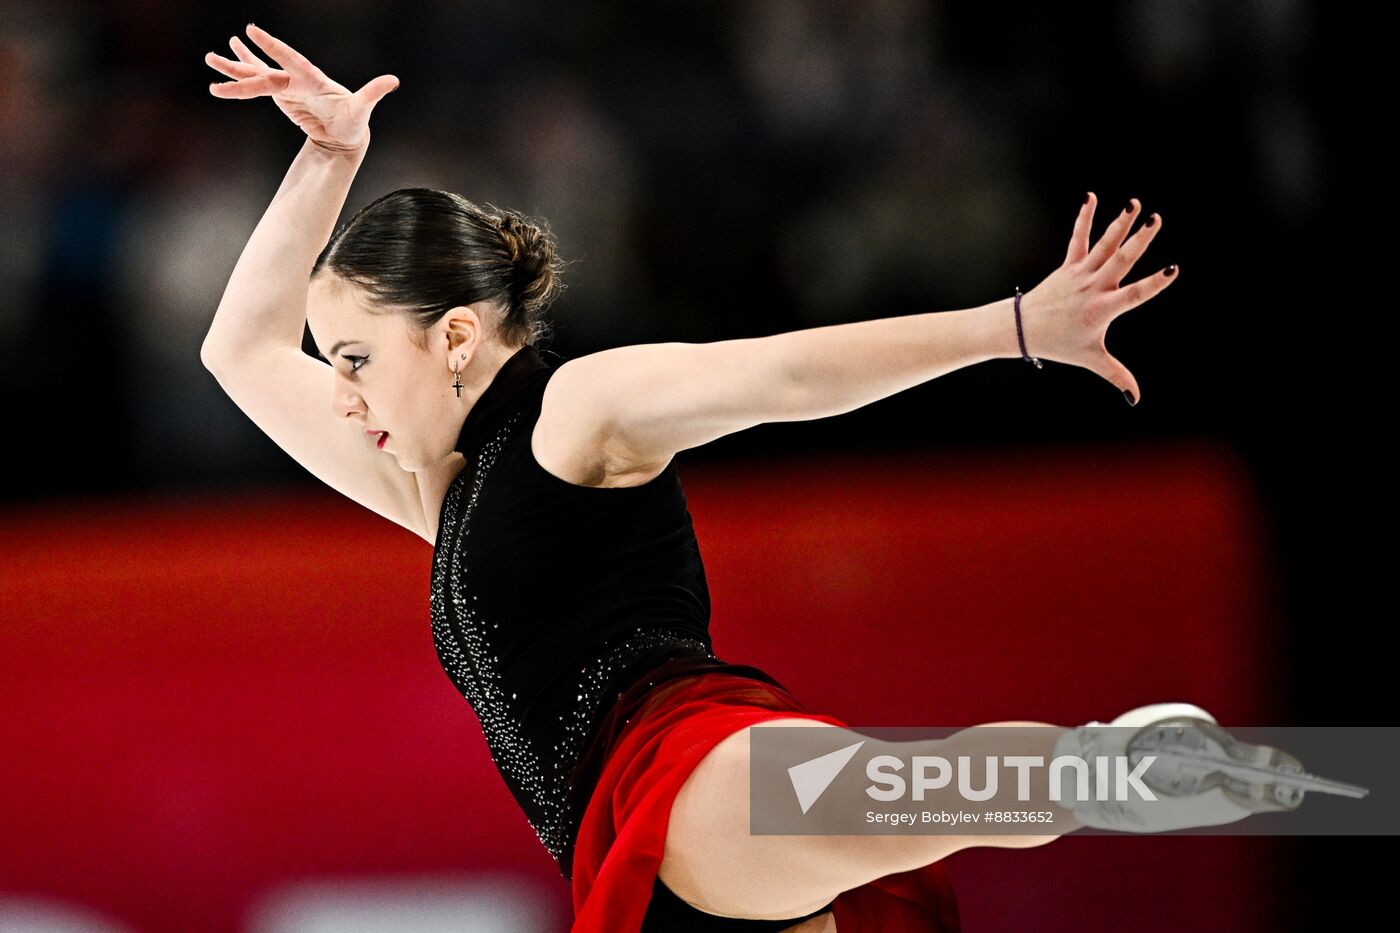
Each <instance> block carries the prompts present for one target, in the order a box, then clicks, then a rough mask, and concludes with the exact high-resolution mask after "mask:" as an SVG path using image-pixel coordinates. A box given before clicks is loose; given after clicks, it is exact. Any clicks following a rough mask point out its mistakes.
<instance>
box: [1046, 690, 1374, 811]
mask: <svg viewBox="0 0 1400 933" xmlns="http://www.w3.org/2000/svg"><path fill="white" fill-rule="evenodd" d="M1105 726H1108V727H1113V728H1104V727H1105ZM1054 755H1055V757H1059V756H1060V755H1073V756H1077V757H1080V758H1083V759H1085V760H1086V761H1087V762H1088V765H1089V795H1090V797H1091V798H1095V797H1097V796H1098V795H1097V793H1096V788H1097V786H1098V780H1097V778H1098V775H1097V773H1096V769H1097V768H1098V767H1099V765H1100V762H1098V761H1097V758H1098V757H1099V756H1106V757H1107V758H1108V759H1109V761H1110V762H1111V761H1113V760H1114V756H1120V755H1121V756H1124V759H1125V760H1126V763H1127V768H1126V771H1127V772H1132V771H1133V770H1134V769H1136V768H1137V767H1138V764H1139V762H1140V761H1141V760H1142V759H1143V758H1144V757H1145V756H1153V757H1154V758H1155V760H1154V761H1152V762H1151V763H1150V765H1149V766H1148V767H1147V770H1146V771H1145V772H1144V773H1143V774H1142V775H1141V778H1140V780H1141V781H1142V783H1143V784H1144V785H1146V786H1147V787H1148V788H1149V789H1150V790H1151V791H1152V793H1153V795H1155V796H1156V797H1157V799H1156V800H1146V799H1143V798H1142V796H1141V795H1140V794H1139V793H1138V792H1137V791H1136V790H1135V789H1131V788H1130V789H1129V793H1128V795H1127V799H1112V798H1117V797H1118V796H1119V795H1118V794H1117V792H1116V790H1115V786H1116V784H1117V781H1116V779H1115V780H1110V781H1109V782H1108V787H1109V794H1108V796H1109V797H1110V798H1111V799H1108V800H1098V799H1088V800H1077V799H1076V797H1077V795H1076V794H1075V792H1074V787H1073V785H1074V783H1075V782H1074V780H1073V777H1072V775H1073V771H1072V769H1066V770H1065V772H1064V775H1065V778H1066V789H1065V790H1063V791H1062V797H1063V798H1064V799H1063V802H1064V804H1065V805H1066V806H1069V807H1070V808H1071V809H1073V811H1074V815H1075V818H1076V819H1078V820H1079V822H1081V823H1083V824H1084V825H1086V826H1092V827H1095V828H1097V829H1113V830H1119V831H1124V832H1137V833H1157V832H1165V831H1168V830H1173V829H1185V828H1188V827H1196V826H1217V825H1220V824H1223V823H1231V822H1234V821H1235V820H1241V819H1244V818H1245V817H1246V816H1249V815H1250V814H1251V813H1259V812H1263V811H1268V810H1293V809H1296V808H1297V807H1298V805H1299V804H1300V803H1302V801H1303V793H1304V792H1305V791H1309V790H1312V791H1321V792H1323V793H1329V794H1342V795H1344V796H1348V797H1364V796H1366V794H1367V793H1368V790H1367V789H1366V788H1364V787H1357V786H1356V785H1354V784H1344V783H1342V782H1340V781H1331V780H1327V779H1326V778H1320V777H1316V776H1315V775H1311V774H1308V773H1307V772H1305V771H1304V770H1303V766H1302V763H1301V762H1300V761H1298V759H1297V758H1295V757H1293V756H1292V755H1289V754H1287V753H1286V752H1282V751H1279V750H1278V749H1276V748H1272V747H1270V746H1268V745H1250V744H1248V743H1246V742H1241V741H1239V740H1237V739H1235V738H1233V737H1232V736H1231V735H1230V734H1229V733H1228V732H1226V731H1225V730H1224V729H1222V728H1220V726H1219V725H1218V724H1216V721H1215V717H1213V716H1211V715H1210V713H1207V712H1206V711H1205V710H1203V709H1201V708H1200V707H1199V706H1195V705H1193V704H1191V703H1153V704H1151V705H1149V706H1140V707H1138V708H1137V709H1134V710H1129V711H1128V712H1126V713H1124V714H1123V715H1121V716H1119V717H1118V718H1117V719H1115V720H1113V721H1112V722H1110V723H1101V722H1099V721H1097V720H1094V721H1092V722H1089V723H1086V724H1084V725H1082V726H1079V727H1078V728H1075V729H1071V730H1069V731H1068V732H1066V733H1065V734H1064V735H1063V736H1061V737H1060V740H1059V742H1058V743H1056V745H1055V752H1054ZM1115 778H1116V775H1115Z"/></svg>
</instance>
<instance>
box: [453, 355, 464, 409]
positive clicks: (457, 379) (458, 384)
mask: <svg viewBox="0 0 1400 933" xmlns="http://www.w3.org/2000/svg"><path fill="white" fill-rule="evenodd" d="M466 358H467V355H466V354H465V353H463V354H462V359H464V360H465V359H466ZM452 388H454V389H456V390H457V397H458V398H461V397H462V377H461V375H459V374H458V372H457V364H455V363H454V364H452Z"/></svg>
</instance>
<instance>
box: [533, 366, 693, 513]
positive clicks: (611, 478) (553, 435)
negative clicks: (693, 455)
mask: <svg viewBox="0 0 1400 933" xmlns="http://www.w3.org/2000/svg"><path fill="white" fill-rule="evenodd" d="M598 357H599V354H597V353H594V354H590V355H589V356H584V357H578V358H576V359H572V360H569V361H567V362H565V363H563V364H561V365H560V367H559V369H558V370H557V371H556V372H555V373H554V375H553V376H551V377H550V380H549V384H548V385H547V386H545V391H544V397H543V398H542V399H541V401H540V417H539V420H538V421H536V422H535V431H534V434H533V435H531V438H530V450H531V452H532V453H533V454H534V456H535V461H536V462H537V463H538V464H539V465H540V466H542V467H543V468H544V469H545V471H546V472H548V473H552V474H553V475H554V476H557V477H558V478H560V479H562V480H564V481H565V482H567V483H572V484H573V485H575V486H594V487H604V488H617V487H626V486H641V485H642V484H644V483H646V482H649V481H650V480H653V479H655V478H656V477H657V476H659V475H660V474H661V472H662V471H663V470H665V469H666V467H667V465H669V464H670V462H671V461H670V458H667V459H666V460H664V461H662V462H659V463H637V462H635V461H634V460H633V459H632V458H630V457H629V456H628V455H627V452H626V450H625V449H624V448H623V447H622V446H621V444H619V443H618V440H617V438H616V437H615V435H614V433H613V431H612V430H611V425H612V419H611V417H610V414H609V412H610V410H609V407H608V406H609V405H610V404H611V402H612V401H613V399H611V398H610V397H609V392H610V389H609V385H608V382H607V380H606V376H605V371H606V369H605V367H604V366H603V365H602V361H600V360H599V359H598Z"/></svg>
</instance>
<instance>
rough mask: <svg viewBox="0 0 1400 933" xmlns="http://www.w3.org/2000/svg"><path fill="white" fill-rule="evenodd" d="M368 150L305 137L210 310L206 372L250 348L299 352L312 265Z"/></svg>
mask: <svg viewBox="0 0 1400 933" xmlns="http://www.w3.org/2000/svg"><path fill="white" fill-rule="evenodd" d="M368 149H369V141H368V139H366V141H365V144H364V145H362V146H360V147H359V148H357V149H354V150H352V151H349V152H330V151H327V150H325V149H323V148H321V147H320V146H318V145H317V144H316V143H315V142H313V141H312V140H310V139H307V140H306V143H305V144H304V145H303V146H302V147H301V151H300V152H299V153H297V157H296V159H295V160H294V161H293V162H292V167H291V168H290V169H289V170H288V171H287V177H286V178H284V179H282V186H281V187H280V188H278V189H277V194H276V195H274V196H273V198H272V203H271V204H270V205H269V206H268V208H267V211H266V212H264V214H263V217H262V220H261V221H259V223H258V226H257V228H256V229H255V230H254V231H253V235H252V237H251V238H250V239H249V240H248V245H247V246H245V247H244V248H243V254H242V255H241V256H239V258H238V264H237V265H235V266H234V268H233V275H232V276H231V277H230V278H229V283H228V286H227V288H225V289H224V296H223V298H222V299H221V300H220V301H219V307H218V309H217V310H216V311H215V312H214V320H213V323H212V324H211V325H210V327H209V334H208V336H206V337H205V339H204V346H203V347H202V348H201V354H200V355H201V358H202V359H203V360H204V362H205V364H206V365H208V366H209V367H210V368H211V369H212V368H215V367H216V366H219V365H221V364H223V363H225V362H227V361H233V360H236V359H237V358H238V357H240V356H243V355H244V354H246V353H247V352H248V351H250V350H253V351H260V350H263V349H266V348H268V347H295V348H297V349H298V350H300V348H301V338H302V333H303V331H304V329H305V327H306V296H307V292H308V289H309V286H310V282H309V280H310V277H311V267H312V266H314V265H315V263H316V257H317V256H319V255H320V254H321V250H322V249H324V248H325V245H326V242H327V241H328V240H330V236H331V234H332V233H333V232H334V231H335V222H336V220H337V219H338V218H339V217H340V211H341V208H343V207H344V206H345V198H346V196H347V195H348V194H349V193H350V184H351V182H353V181H354V180H355V173H356V172H358V171H359V168H360V164H361V163H362V162H363V161H364V158H365V153H366V152H367V151H368ZM329 404H330V399H329V397H328V398H327V399H326V405H327V406H329Z"/></svg>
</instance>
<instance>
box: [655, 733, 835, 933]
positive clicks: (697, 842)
mask: <svg viewBox="0 0 1400 933" xmlns="http://www.w3.org/2000/svg"><path fill="white" fill-rule="evenodd" d="M764 726H810V727H812V728H825V729H834V728H837V727H835V726H833V725H831V724H830V723H824V722H816V721H814V720H811V719H802V718H783V719H770V720H767V721H766V722H764V723H761V724H759V725H758V728H763V727H764ZM752 728H755V727H754V726H749V727H746V728H743V729H740V730H739V731H737V732H735V733H734V734H733V735H729V736H726V737H725V738H724V739H723V740H721V741H720V742H719V743H718V744H717V745H716V746H715V747H714V748H712V749H710V751H709V752H708V753H707V754H706V755H705V757H704V758H703V759H701V761H700V764H698V765H697V766H696V767H695V770H694V771H693V772H691V774H690V776H689V777H688V778H687V779H686V782H685V783H684V784H683V785H682V786H681V789H680V792H679V793H678V794H677V795H676V799H675V801H674V802H673V803H672V805H671V818H670V822H669V824H668V827H667V831H666V846H665V850H664V856H663V858H662V861H661V868H660V871H659V872H658V874H659V875H660V877H661V880H662V882H663V883H665V885H666V886H667V887H669V888H670V889H671V890H672V891H674V892H676V895H677V896H678V897H680V898H681V899H682V900H684V901H685V902H687V903H688V904H691V905H692V906H694V907H696V908H697V909H699V910H703V911H705V912H707V913H712V914H718V915H720V916H725V917H745V918H748V919H753V920H779V919H782V918H784V917H800V916H802V915H803V914H806V913H810V912H811V911H814V910H816V909H818V908H819V907H824V906H826V905H827V904H829V903H830V902H831V901H832V900H833V899H834V898H835V897H836V895H837V894H839V893H841V891H842V890H844V889H845V888H844V887H843V886H842V882H843V881H844V880H845V875H844V873H841V872H835V871H832V870H830V860H829V859H828V858H826V857H824V856H823V855H822V854H821V853H820V852H819V851H817V849H816V848H815V847H814V846H813V845H812V839H813V838H814V837H811V836H764V835H753V834H750V832H749V795H748V780H749V730H750V729H752ZM818 838H820V837H818ZM827 921H830V923H829V925H823V924H826V923H827ZM809 923H810V924H813V926H810V927H809V926H808V925H807V924H809ZM834 929H835V922H834V920H831V918H830V912H827V913H826V914H823V915H820V916H817V917H813V918H811V920H808V921H803V923H801V924H798V925H796V926H795V927H793V928H792V931H793V933H799V931H800V933H831V931H833V930H834Z"/></svg>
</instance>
